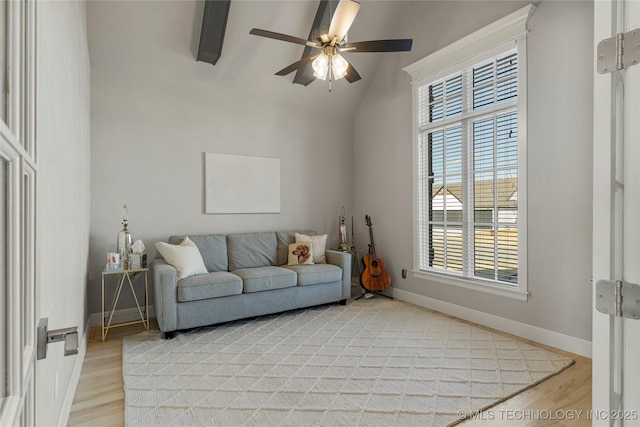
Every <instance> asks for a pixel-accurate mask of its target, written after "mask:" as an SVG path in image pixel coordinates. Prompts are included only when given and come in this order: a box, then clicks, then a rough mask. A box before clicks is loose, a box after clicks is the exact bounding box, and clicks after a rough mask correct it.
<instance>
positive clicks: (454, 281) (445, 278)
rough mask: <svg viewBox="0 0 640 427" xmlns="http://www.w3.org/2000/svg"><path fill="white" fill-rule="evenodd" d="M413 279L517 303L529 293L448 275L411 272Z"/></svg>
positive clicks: (525, 298)
mask: <svg viewBox="0 0 640 427" xmlns="http://www.w3.org/2000/svg"><path fill="white" fill-rule="evenodd" d="M411 272H412V273H413V277H415V278H417V279H422V280H431V281H433V282H437V283H441V284H444V285H451V286H457V287H459V288H464V289H470V290H472V291H476V292H482V293H486V294H491V295H497V296H501V297H505V298H511V299H515V300H518V301H527V300H528V299H529V292H525V291H521V290H520V289H514V288H510V287H508V286H509V285H499V284H494V283H492V282H489V281H485V280H481V279H466V278H462V277H454V276H450V275H448V274H440V273H436V272H431V271H423V270H412V271H411Z"/></svg>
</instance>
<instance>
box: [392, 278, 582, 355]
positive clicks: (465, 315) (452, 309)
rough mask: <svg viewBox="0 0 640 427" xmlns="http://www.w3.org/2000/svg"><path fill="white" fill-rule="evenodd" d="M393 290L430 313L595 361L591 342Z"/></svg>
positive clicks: (398, 295) (400, 297)
mask: <svg viewBox="0 0 640 427" xmlns="http://www.w3.org/2000/svg"><path fill="white" fill-rule="evenodd" d="M392 290H393V297H394V298H397V299H399V300H402V301H407V302H410V303H412V304H416V305H419V306H421V307H425V308H428V309H430V310H435V311H439V312H441V313H444V314H448V315H450V316H455V317H458V318H460V319H464V320H468V321H470V322H474V323H477V324H479V325H483V326H487V327H489V328H493V329H497V330H499V331H502V332H506V333H508V334H512V335H516V336H518V337H521V338H524V339H528V340H531V341H535V342H538V343H540V344H544V345H548V346H551V347H555V348H559V349H561V350H564V351H568V352H570V353H574V354H578V355H580V356H584V357H588V358H591V341H587V340H583V339H581V338H576V337H572V336H569V335H564V334H560V333H558V332H554V331H550V330H548V329H543V328H539V327H537V326H532V325H528V324H526V323H522V322H518V321H515V320H511V319H507V318H505V317H500V316H496V315H493V314H489V313H484V312H482V311H477V310H473V309H470V308H467V307H462V306H459V305H456V304H451V303H448V302H445V301H440V300H437V299H433V298H429V297H425V296H423V295H419V294H416V293H413V292H409V291H404V290H402V289H397V288H392Z"/></svg>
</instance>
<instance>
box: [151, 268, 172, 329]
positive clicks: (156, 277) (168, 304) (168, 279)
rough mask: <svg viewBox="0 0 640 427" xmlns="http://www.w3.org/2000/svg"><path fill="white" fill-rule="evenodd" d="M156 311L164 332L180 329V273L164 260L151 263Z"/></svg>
mask: <svg viewBox="0 0 640 427" xmlns="http://www.w3.org/2000/svg"><path fill="white" fill-rule="evenodd" d="M150 270H151V280H152V283H153V291H154V292H153V294H154V310H155V314H156V319H157V320H158V326H160V330H161V331H162V332H172V331H175V330H176V329H177V327H178V280H177V277H178V271H177V270H176V269H175V267H173V266H172V265H169V264H167V262H166V261H165V260H164V259H161V258H160V259H154V260H153V261H151V268H150Z"/></svg>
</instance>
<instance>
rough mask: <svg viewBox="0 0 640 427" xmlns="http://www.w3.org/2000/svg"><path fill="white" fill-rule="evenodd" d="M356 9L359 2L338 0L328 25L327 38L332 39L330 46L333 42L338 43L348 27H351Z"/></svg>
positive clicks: (358, 6)
mask: <svg viewBox="0 0 640 427" xmlns="http://www.w3.org/2000/svg"><path fill="white" fill-rule="evenodd" d="M358 10H360V3H358V2H356V1H353V0H340V3H338V7H336V11H335V12H334V14H333V18H332V19H331V24H330V25H329V34H328V35H329V39H330V40H332V43H331V45H332V46H333V44H334V43H340V42H341V41H342V39H343V38H344V36H345V34H347V31H349V28H351V24H353V21H354V20H355V19H356V15H357V14H358ZM334 37H335V40H334Z"/></svg>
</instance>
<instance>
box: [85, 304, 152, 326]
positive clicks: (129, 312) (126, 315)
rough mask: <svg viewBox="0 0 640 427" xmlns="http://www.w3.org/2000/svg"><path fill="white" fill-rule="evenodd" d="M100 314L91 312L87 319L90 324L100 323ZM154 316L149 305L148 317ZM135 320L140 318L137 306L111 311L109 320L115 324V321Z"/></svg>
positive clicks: (98, 324)
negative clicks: (111, 316) (111, 314)
mask: <svg viewBox="0 0 640 427" xmlns="http://www.w3.org/2000/svg"><path fill="white" fill-rule="evenodd" d="M143 308H144V307H143ZM143 313H144V311H143ZM100 315H101V313H91V314H90V315H89V319H90V320H91V326H100V325H102V320H101V319H100ZM105 315H106V316H109V312H106V313H105ZM154 316H155V311H154V309H153V306H152V305H150V306H149V318H152V317H154ZM135 320H140V313H139V312H138V308H137V307H133V308H123V309H122V310H116V311H114V312H113V319H112V320H111V323H112V324H114V325H115V324H116V323H124V322H133V321H135Z"/></svg>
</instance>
